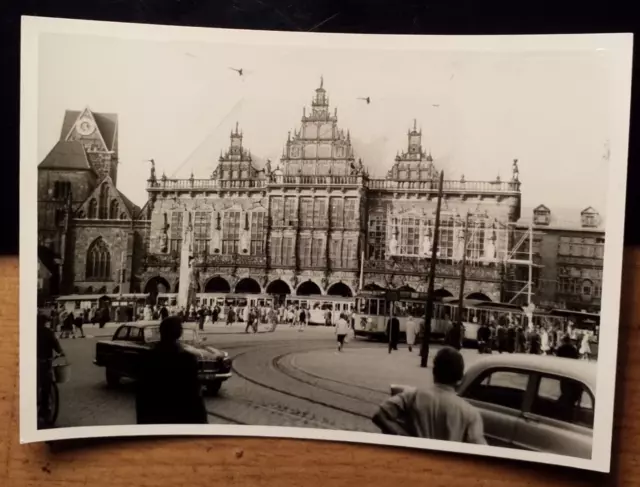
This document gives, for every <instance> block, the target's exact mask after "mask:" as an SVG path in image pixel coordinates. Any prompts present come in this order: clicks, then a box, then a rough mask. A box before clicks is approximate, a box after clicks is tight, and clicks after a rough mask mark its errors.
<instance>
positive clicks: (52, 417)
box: [43, 382, 60, 427]
mask: <svg viewBox="0 0 640 487" xmlns="http://www.w3.org/2000/svg"><path fill="white" fill-rule="evenodd" d="M59 409H60V394H59V391H58V384H56V383H55V382H52V383H51V392H50V393H49V417H48V418H43V419H44V423H45V425H46V426H48V427H52V426H54V425H55V424H56V420H57V419H58V413H59Z"/></svg>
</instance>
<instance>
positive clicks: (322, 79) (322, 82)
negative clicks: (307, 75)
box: [320, 75, 324, 89]
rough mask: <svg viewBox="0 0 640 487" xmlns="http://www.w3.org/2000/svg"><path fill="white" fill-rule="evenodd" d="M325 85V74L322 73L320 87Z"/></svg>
mask: <svg viewBox="0 0 640 487" xmlns="http://www.w3.org/2000/svg"><path fill="white" fill-rule="evenodd" d="M323 87H324V76H322V75H320V89H323Z"/></svg>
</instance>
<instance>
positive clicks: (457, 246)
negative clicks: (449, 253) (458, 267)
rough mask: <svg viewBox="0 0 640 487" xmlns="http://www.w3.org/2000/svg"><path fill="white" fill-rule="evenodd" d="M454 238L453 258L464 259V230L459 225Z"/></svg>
mask: <svg viewBox="0 0 640 487" xmlns="http://www.w3.org/2000/svg"><path fill="white" fill-rule="evenodd" d="M453 235H454V236H453V238H454V243H453V245H454V252H453V259H454V260H462V256H463V253H464V231H463V229H462V227H457V228H456V229H455V231H454V234H453Z"/></svg>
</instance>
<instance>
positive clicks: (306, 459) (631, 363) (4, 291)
mask: <svg viewBox="0 0 640 487" xmlns="http://www.w3.org/2000/svg"><path fill="white" fill-rule="evenodd" d="M18 284H19V282H18V259H17V258H1V259H0V327H1V329H2V335H1V337H0V374H2V375H1V376H0V377H1V379H0V485H3V486H4V485H8V486H12V487H13V486H19V487H23V486H25V487H26V486H51V487H53V486H56V487H58V486H72V485H91V486H92V487H98V486H103V485H105V486H106V485H109V486H126V485H135V486H137V487H143V486H154V487H155V486H164V485H167V486H169V485H171V486H176V485H190V486H192V487H196V486H200V485H202V486H205V485H206V486H207V487H210V486H211V485H212V482H215V484H217V485H226V486H239V485H260V486H274V487H275V486H277V487H286V486H292V485H304V486H305V487H313V486H322V485H338V486H339V485H344V486H349V487H354V486H357V485H369V486H390V485H418V484H421V485H429V487H440V486H442V487H457V486H464V487H479V486H487V487H488V486H492V487H506V486H516V485H517V486H520V487H522V486H544V487H548V486H549V485H553V486H583V485H584V486H601V485H640V465H639V464H638V457H639V455H640V441H638V439H639V436H640V415H639V414H638V410H639V409H640V386H638V385H637V384H638V383H639V382H640V353H638V350H639V349H640V330H639V327H638V321H639V318H640V306H639V305H638V299H636V296H637V295H638V288H639V287H640V249H627V250H626V252H625V272H624V277H623V297H622V318H621V325H620V349H619V366H618V376H617V380H618V387H617V389H618V395H617V400H616V419H615V432H614V462H613V470H612V474H610V475H602V474H596V473H593V472H584V471H578V470H572V469H567V468H560V467H551V466H543V465H537V464H529V463H525V462H515V461H511V460H506V459H498V458H482V457H471V456H463V455H453V454H444V453H435V452H423V451H413V450H409V449H401V448H389V447H372V446H364V445H349V444H340V443H330V442H319V441H300V440H275V439H248V438H201V439H193V438H189V439H181V438H162V439H159V438H154V439H106V440H89V441H69V442H57V443H55V444H52V445H44V444H33V445H20V444H19V442H18V387H17V384H18V381H17V378H18ZM606 326H607V325H606V324H603V327H606ZM633 352H635V353H633Z"/></svg>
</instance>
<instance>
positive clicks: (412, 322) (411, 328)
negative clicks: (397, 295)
mask: <svg viewBox="0 0 640 487" xmlns="http://www.w3.org/2000/svg"><path fill="white" fill-rule="evenodd" d="M406 326H407V329H406V330H405V335H406V337H407V347H408V348H409V352H412V351H413V346H414V345H415V343H416V334H417V332H418V322H417V321H416V319H415V317H414V316H413V315H409V319H407V325H406Z"/></svg>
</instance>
